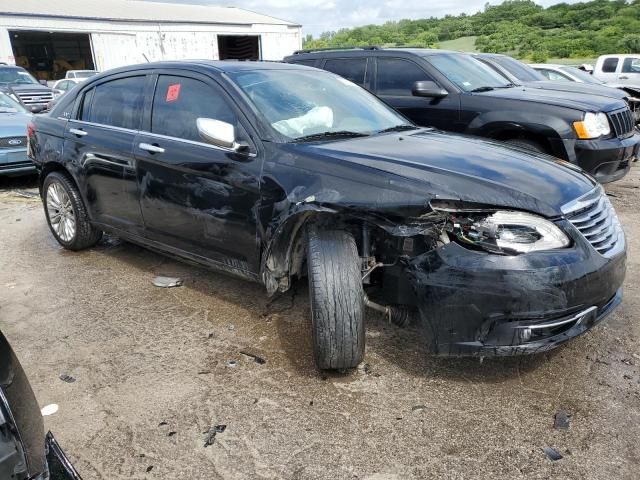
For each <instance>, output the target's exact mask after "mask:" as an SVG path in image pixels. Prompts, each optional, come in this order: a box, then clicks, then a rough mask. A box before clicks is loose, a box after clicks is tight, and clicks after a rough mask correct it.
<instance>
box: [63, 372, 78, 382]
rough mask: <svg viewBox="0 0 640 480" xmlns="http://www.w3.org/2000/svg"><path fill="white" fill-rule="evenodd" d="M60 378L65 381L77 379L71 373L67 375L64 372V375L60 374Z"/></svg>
mask: <svg viewBox="0 0 640 480" xmlns="http://www.w3.org/2000/svg"><path fill="white" fill-rule="evenodd" d="M59 378H60V380H62V381H63V382H67V383H73V382H75V381H76V379H75V378H73V377H72V376H71V375H67V374H65V373H63V374H62V375H60V377H59Z"/></svg>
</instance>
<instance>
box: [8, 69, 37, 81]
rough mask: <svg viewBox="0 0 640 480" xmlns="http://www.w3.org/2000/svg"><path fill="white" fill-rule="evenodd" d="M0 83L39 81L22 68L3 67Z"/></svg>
mask: <svg viewBox="0 0 640 480" xmlns="http://www.w3.org/2000/svg"><path fill="white" fill-rule="evenodd" d="M0 83H13V84H22V85H24V84H27V85H31V84H34V83H35V84H38V81H37V80H36V79H35V78H33V77H32V76H31V74H30V73H29V72H27V71H26V70H22V69H20V68H2V69H0Z"/></svg>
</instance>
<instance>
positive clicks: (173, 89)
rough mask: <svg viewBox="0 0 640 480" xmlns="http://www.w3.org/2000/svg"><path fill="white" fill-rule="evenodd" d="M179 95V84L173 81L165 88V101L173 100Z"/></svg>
mask: <svg viewBox="0 0 640 480" xmlns="http://www.w3.org/2000/svg"><path fill="white" fill-rule="evenodd" d="M179 96H180V84H179V83H174V84H173V85H169V88H168V89H167V99H166V100H167V102H175V101H176V100H177V99H178V97H179Z"/></svg>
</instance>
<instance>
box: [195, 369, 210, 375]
mask: <svg viewBox="0 0 640 480" xmlns="http://www.w3.org/2000/svg"><path fill="white" fill-rule="evenodd" d="M210 373H211V370H200V371H199V372H198V375H209V374H210Z"/></svg>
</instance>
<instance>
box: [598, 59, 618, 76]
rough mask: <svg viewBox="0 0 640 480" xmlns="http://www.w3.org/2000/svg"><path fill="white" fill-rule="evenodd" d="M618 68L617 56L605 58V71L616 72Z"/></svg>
mask: <svg viewBox="0 0 640 480" xmlns="http://www.w3.org/2000/svg"><path fill="white" fill-rule="evenodd" d="M616 68H618V59H617V58H616V57H611V58H605V59H604V62H603V63H602V71H603V72H604V73H615V71H616Z"/></svg>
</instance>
